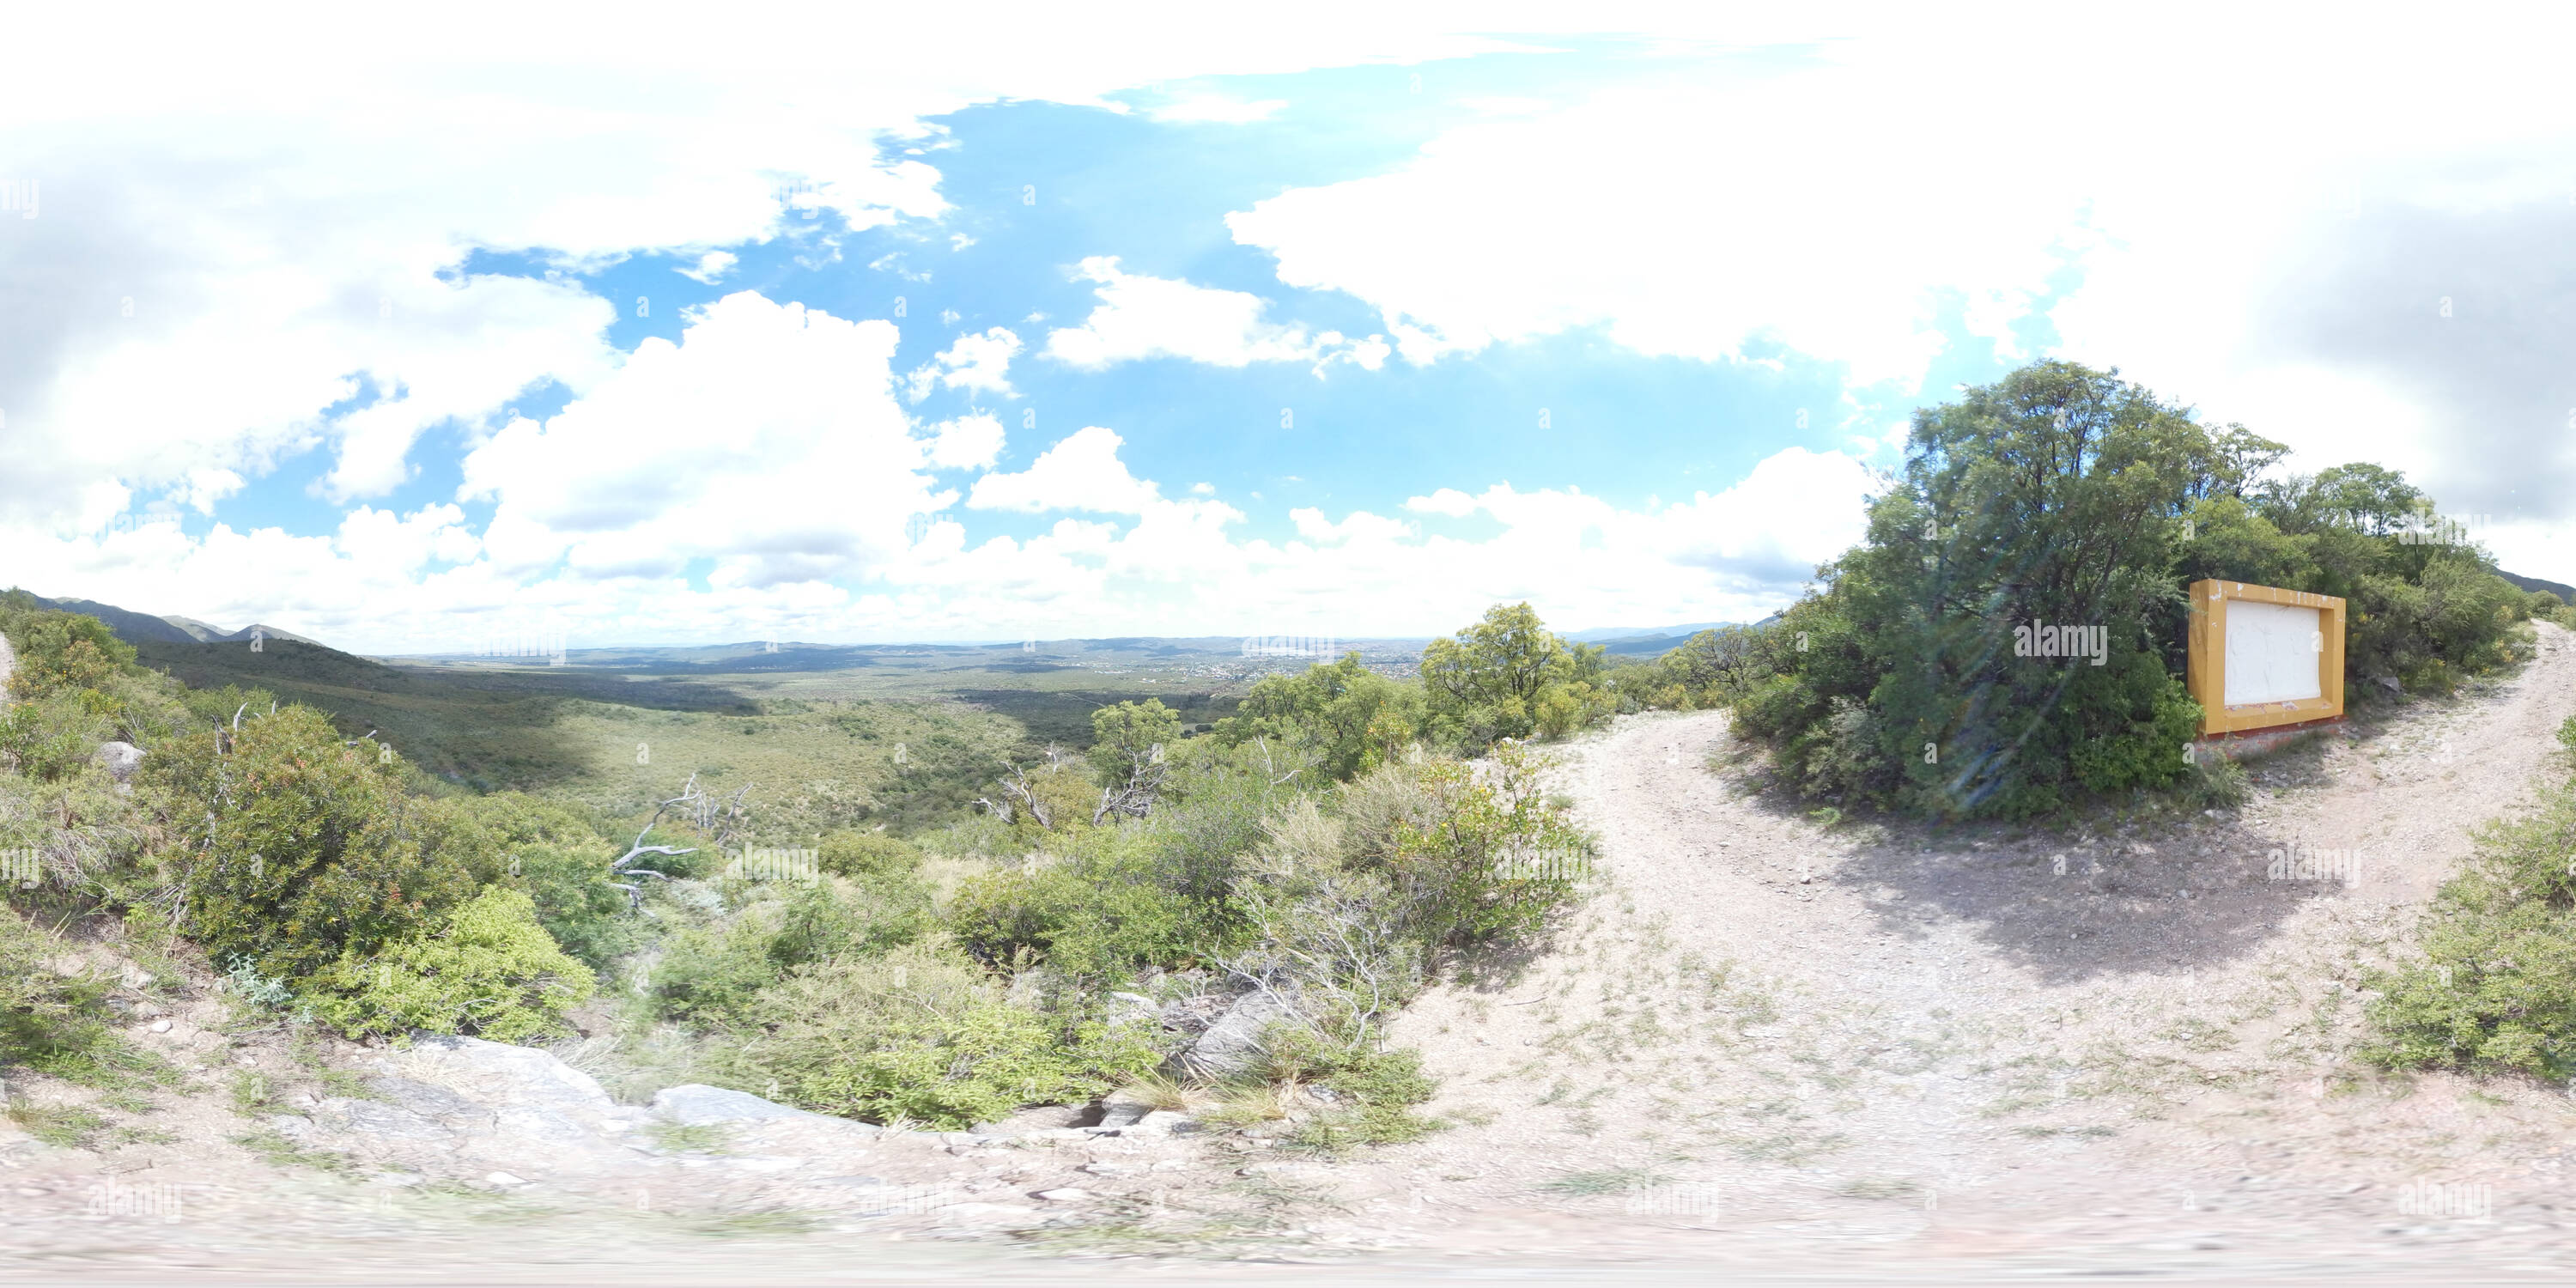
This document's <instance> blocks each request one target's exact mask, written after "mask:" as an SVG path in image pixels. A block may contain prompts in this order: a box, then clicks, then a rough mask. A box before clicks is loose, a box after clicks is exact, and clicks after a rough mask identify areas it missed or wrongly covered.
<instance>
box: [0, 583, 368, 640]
mask: <svg viewBox="0 0 2576 1288" xmlns="http://www.w3.org/2000/svg"><path fill="white" fill-rule="evenodd" d="M36 602H37V603H40V604H43V605H44V606H45V607H47V608H58V609H61V610H62V611H64V612H67V613H87V614H89V615H90V616H92V617H95V618H97V619H98V620H100V621H102V622H105V623H107V628H108V629H109V630H112V631H114V632H116V637H117V638H118V639H121V640H124V641H125V642H126V643H128V644H140V643H142V642H144V641H145V640H151V641H153V642H155V643H160V644H230V643H237V642H240V641H244V640H248V639H251V638H253V635H254V633H256V634H257V635H258V636H259V637H261V638H266V639H273V640H294V641H295V642H296V643H299V644H312V645H316V646H322V641H320V640H316V639H308V638H306V637H304V636H302V635H298V634H296V633H295V632H293V631H285V630H279V629H278V628H276V627H274V626H268V625H264V624H262V623H259V622H253V623H251V624H250V625H248V626H245V627H243V628H241V629H240V630H237V631H228V630H225V629H224V628H223V627H220V626H210V625H208V624H206V623H204V622H201V621H198V620H197V619H196V618H193V617H181V616H178V615H176V614H172V615H170V616H168V617H153V616H149V615H147V614H144V613H138V612H134V611H132V610H130V609H123V608H119V607H117V606H116V605H114V604H102V603H100V602H98V601H97V600H95V599H47V598H45V597H44V596H42V595H39V596H37V597H36Z"/></svg>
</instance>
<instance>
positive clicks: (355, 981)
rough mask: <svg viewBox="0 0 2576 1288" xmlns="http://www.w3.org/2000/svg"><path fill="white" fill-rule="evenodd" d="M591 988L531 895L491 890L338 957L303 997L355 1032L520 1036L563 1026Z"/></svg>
mask: <svg viewBox="0 0 2576 1288" xmlns="http://www.w3.org/2000/svg"><path fill="white" fill-rule="evenodd" d="M596 986H597V985H596V981H595V980H594V979H593V978H592V975H591V971H590V968H589V967H588V966H586V965H584V964H583V963H582V962H581V961H580V960H578V959H576V958H574V957H573V956H571V955H570V954H568V953H566V952H564V951H563V950H562V949H561V948H559V947H557V946H556V945H555V941H554V940H553V939H552V938H550V937H548V936H547V934H546V932H545V928H544V927H543V926H540V925H538V924H537V910H536V906H535V905H534V904H533V903H531V902H529V900H528V896H527V895H525V894H522V893H520V892H519V891H517V890H510V889H505V888H500V887H494V888H492V889H487V890H485V891H484V892H483V893H482V894H480V895H477V896H475V897H474V898H473V899H472V900H470V901H468V902H466V903H465V904H464V905H462V906H461V907H458V908H457V909H456V910H455V911H454V912H451V913H449V914H448V915H447V916H446V917H445V918H443V919H442V920H441V922H440V923H439V924H438V925H436V926H435V927H433V928H427V929H423V930H420V931H417V932H415V933H413V934H409V935H406V936H404V937H402V938H400V939H397V940H395V941H393V942H392V943H390V944H387V945H386V946H385V948H384V949H383V951H381V952H379V953H377V954H376V955H375V956H374V957H372V958H363V959H362V958H354V957H353V958H349V959H345V960H343V961H341V962H339V963H337V964H335V965H334V966H332V967H331V968H330V969H329V970H327V971H324V972H322V973H321V974H320V975H319V976H318V977H316V978H315V979H314V980H313V981H312V983H311V985H310V986H309V988H308V990H307V992H306V994H305V1000H306V1002H307V1004H308V1005H310V1006H311V1007H312V1009H313V1014H314V1017H315V1018H316V1019H319V1020H321V1021H322V1022H324V1023H326V1024H330V1025H332V1026H333V1027H336V1028H338V1029H341V1030H342V1031H344V1032H346V1033H348V1034H350V1035H352V1036H367V1035H385V1036H398V1035H401V1034H405V1033H410V1032H412V1031H415V1030H417V1031H421V1032H426V1033H465V1034H471V1035H474V1036H478V1037H482V1038H486V1039H489V1040H491V1041H494V1042H525V1041H528V1040H530V1039H532V1038H539V1037H545V1036H548V1035H551V1034H554V1033H557V1032H560V1031H562V1029H563V1028H564V1027H565V1025H564V1017H565V1015H567V1014H568V1013H570V1012H571V1011H572V1009H573V1008H574V1007H577V1006H579V1005H581V1004H582V1003H583V1002H586V1001H588V1000H590V997H591V994H592V992H593V991H594V989H595V988H596Z"/></svg>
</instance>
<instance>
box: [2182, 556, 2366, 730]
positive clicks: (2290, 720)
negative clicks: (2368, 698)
mask: <svg viewBox="0 0 2576 1288" xmlns="http://www.w3.org/2000/svg"><path fill="white" fill-rule="evenodd" d="M2239 600H2248V601H2252V602H2254V603H2258V604H2291V605H2296V606H2298V607H2300V608H2313V609H2316V610H2318V614H2317V616H2318V621H2319V627H2320V629H2319V633H2320V634H2321V635H2322V636H2323V637H2324V638H2323V640H2322V642H2321V647H2319V648H2318V649H2317V693H2318V694H2319V695H2320V696H2318V697H2313V698H2300V699H2297V700H2295V701H2289V702H2246V703H2240V704H2238V705H2236V706H2232V707H2231V706H2229V705H2227V606H2228V605H2229V604H2231V603H2235V602H2237V601H2239ZM2343 640H2344V602H2343V601H2342V600H2341V599H2338V598H2336V597H2334V596H2332V595H2318V594H2312V593H2310V592H2308V591H2304V590H2283V589H2282V588H2280V587H2278V586H2256V585H2251V584H2248V583H2246V582H2241V581H2216V580H2210V579H2203V580H2200V581H2195V582H2193V583H2192V584H2191V638H2190V641H2189V644H2188V647H2187V650H2186V653H2187V656H2186V659H2185V661H2186V667H2187V669H2186V671H2185V674H2184V687H2186V688H2188V689H2190V690H2191V696H2192V697H2193V698H2195V699H2197V700H2198V701H2199V703H2200V709H2201V713H2202V714H2201V718H2200V734H2201V736H2202V737H2204V738H2209V737H2215V736H2217V735H2219V734H2229V733H2242V732H2244V731H2245V730H2248V729H2273V728H2278V727H2280V726H2282V725H2295V724H2307V723H2309V722H2310V721H2315V720H2331V719H2334V718H2336V717H2339V716H2341V715H2342V714H2343Z"/></svg>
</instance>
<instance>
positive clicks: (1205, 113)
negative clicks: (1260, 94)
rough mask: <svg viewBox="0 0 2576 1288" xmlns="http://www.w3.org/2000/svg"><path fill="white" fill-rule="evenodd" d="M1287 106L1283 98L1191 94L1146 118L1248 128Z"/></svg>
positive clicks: (1172, 123)
mask: <svg viewBox="0 0 2576 1288" xmlns="http://www.w3.org/2000/svg"><path fill="white" fill-rule="evenodd" d="M1286 106H1288V100H1286V99H1284V98H1265V99H1261V100H1259V101H1257V102H1246V101H1245V100H1243V99H1239V98H1227V97H1226V96H1224V95H1222V94H1191V95H1187V96H1184V97H1181V98H1175V99H1173V100H1171V101H1170V102H1167V103H1164V104H1162V105H1161V106H1159V107H1154V108H1149V109H1147V110H1146V112H1145V115H1147V116H1150V117H1152V118H1154V119H1155V120H1157V121H1161V122H1163V123H1165V124H1167V125H1201V124H1222V125H1249V124H1251V123H1252V122H1254V121H1266V120H1269V119H1270V118H1271V117H1272V116H1275V115H1277V114H1278V112H1279V109H1281V108H1283V107H1286Z"/></svg>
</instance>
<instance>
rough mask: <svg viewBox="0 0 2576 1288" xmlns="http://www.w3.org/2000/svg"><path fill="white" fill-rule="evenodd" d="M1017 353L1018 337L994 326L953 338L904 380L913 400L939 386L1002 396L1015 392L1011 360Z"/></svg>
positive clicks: (927, 394)
mask: <svg viewBox="0 0 2576 1288" xmlns="http://www.w3.org/2000/svg"><path fill="white" fill-rule="evenodd" d="M1019 352H1020V337H1019V336H1018V335H1016V334H1014V333H1013V332H1012V331H1011V330H1010V328H1008V327H998V326H997V327H994V328H992V329H991V330H988V331H986V332H984V333H983V334H981V335H976V334H972V333H970V334H966V335H961V336H959V337H957V343H955V344H952V345H950V346H948V348H947V349H946V350H945V351H943V352H941V353H940V354H939V355H938V356H937V357H935V358H933V359H932V360H931V361H929V362H926V363H923V364H922V365H921V366H919V367H916V368H914V369H913V372H912V375H911V377H910V378H909V379H908V381H907V382H906V387H907V389H908V391H909V393H910V397H911V399H912V401H914V402H920V401H921V400H922V399H924V398H927V397H929V396H930V393H931V391H932V390H934V389H936V388H938V387H939V386H941V385H946V386H948V387H949V388H951V389H971V390H974V391H976V392H978V393H988V394H993V395H996V396H998V397H1003V398H1013V397H1017V396H1018V395H1016V394H1014V393H1012V392H1011V381H1010V372H1011V359H1012V358H1013V357H1016V356H1018V354H1019Z"/></svg>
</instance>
